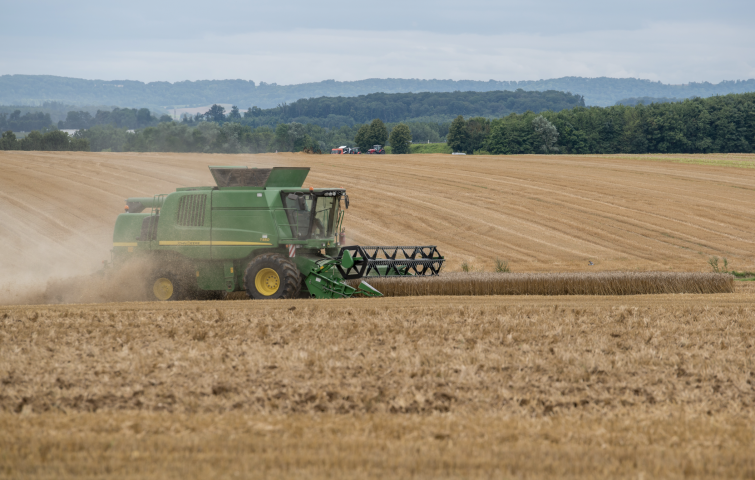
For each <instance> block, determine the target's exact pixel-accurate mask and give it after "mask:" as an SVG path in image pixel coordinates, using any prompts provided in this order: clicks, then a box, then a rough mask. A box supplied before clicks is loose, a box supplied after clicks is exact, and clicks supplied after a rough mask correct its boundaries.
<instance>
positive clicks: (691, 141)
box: [447, 93, 755, 155]
mask: <svg viewBox="0 0 755 480" xmlns="http://www.w3.org/2000/svg"><path fill="white" fill-rule="evenodd" d="M447 141H448V145H449V146H450V147H451V148H452V149H453V150H454V151H464V152H467V153H475V152H477V153H490V154H505V155H517V154H542V153H566V154H611V153H637V154H640V153H752V152H754V151H755V93H746V94H740V95H734V94H732V95H724V96H717V97H711V98H696V99H688V100H684V101H682V102H667V103H652V104H650V105H647V106H646V105H643V104H641V103H640V104H638V105H637V106H634V107H632V106H625V105H617V106H613V107H607V108H600V107H590V108H585V107H576V108H573V109H571V110H562V111H560V112H543V113H542V114H540V115H538V114H536V113H533V112H528V113H525V114H523V115H520V114H512V115H509V116H507V117H503V118H499V119H496V120H492V121H490V120H487V119H484V118H477V119H475V118H472V119H468V120H465V119H464V118H457V119H455V120H454V121H453V122H452V123H451V126H450V128H449V133H448V135H447Z"/></svg>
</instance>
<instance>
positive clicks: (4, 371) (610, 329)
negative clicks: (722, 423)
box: [0, 296, 755, 416]
mask: <svg viewBox="0 0 755 480" xmlns="http://www.w3.org/2000/svg"><path fill="white" fill-rule="evenodd" d="M725 297H726V296H721V297H715V298H725ZM690 298H695V297H692V296H690ZM614 299H616V297H614ZM626 300H627V302H630V301H631V299H630V298H627V299H626ZM396 301H398V299H397V300H396ZM468 301H469V300H466V299H460V300H459V303H460V304H459V305H453V304H449V303H446V304H445V305H443V304H442V303H441V302H440V301H439V300H438V299H432V298H427V299H426V301H425V302H419V300H417V301H416V302H415V303H414V306H405V307H403V308H399V309H396V310H392V309H391V308H390V300H389V299H385V301H382V302H377V303H372V304H371V303H370V302H369V301H352V302H344V303H341V304H340V305H342V306H338V305H339V304H338V303H337V302H325V303H322V302H318V301H309V302H308V301H300V302H298V303H297V304H298V305H300V307H299V308H297V309H295V310H293V311H291V310H288V309H287V308H278V307H277V306H276V304H271V305H270V307H269V308H267V307H259V303H255V302H204V303H202V302H197V303H196V304H194V305H195V306H194V307H191V305H192V304H188V303H178V304H175V306H174V307H173V308H170V309H164V310H149V309H140V308H134V309H123V310H118V309H109V308H107V306H103V307H101V308H99V307H80V306H70V307H55V308H50V307H43V308H34V307H26V308H15V309H7V310H4V311H0V325H2V328H1V329H0V382H2V390H0V408H1V409H2V410H4V411H6V412H18V413H20V412H24V411H32V412H45V411H61V412H75V411H102V410H105V411H112V410H124V409H125V410H145V411H169V412H186V413H192V412H229V411H236V410H240V411H246V412H252V413H260V414H271V413H306V412H311V413H322V412H327V413H355V412H356V413H396V414H400V413H421V414H430V413H433V412H438V413H443V412H453V413H465V414H472V413H475V414H476V413H485V412H508V413H509V414H512V415H526V416H531V415H534V416H547V415H551V414H554V413H558V412H574V413H576V412H610V411H613V410H615V409H618V408H624V407H632V406H636V407H638V408H645V407H652V408H670V409H673V408H676V407H677V406H680V405H681V406H685V408H687V409H691V411H696V412H709V411H710V412H713V413H716V412H728V413H730V414H737V413H739V412H743V411H747V410H749V409H751V408H752V405H753V402H755V398H754V397H753V383H754V382H755V377H754V376H753V369H752V352H753V350H752V345H753V343H754V342H753V340H752V339H753V338H755V336H753V333H755V332H754V331H753V330H755V322H753V319H754V317H753V310H752V309H751V308H750V307H749V306H742V305H740V306H714V305H715V303H709V304H706V303H705V302H701V303H698V304H696V305H695V304H693V305H688V304H686V303H685V296H679V297H678V300H677V303H676V304H674V303H671V304H667V305H663V306H652V305H650V306H647V305H645V306H641V307H634V306H631V304H629V306H627V305H625V306H610V305H608V306H607V305H606V304H605V303H603V304H601V306H591V305H590V303H589V301H587V299H586V298H583V303H582V304H581V305H580V304H579V303H571V304H569V303H568V302H567V301H566V298H565V299H564V304H563V305H562V306H559V304H558V302H557V301H556V302H555V303H552V304H550V305H542V304H541V305H540V306H538V305H532V306H526V305H525V306H520V305H515V304H514V305H495V304H494V303H493V304H485V305H482V306H474V305H465V304H464V303H465V302H468ZM245 303H246V304H248V305H250V309H248V310H247V309H245V308H243V305H244V304H245ZM137 305H138V304H137ZM181 305H183V306H185V307H183V308H182V307H180V306H181ZM224 305H230V306H232V308H225V307H224ZM320 305H324V306H322V307H321V306H320ZM370 305H375V306H374V307H372V306H370ZM619 305H621V304H619ZM251 306H254V308H251ZM281 307H283V305H281Z"/></svg>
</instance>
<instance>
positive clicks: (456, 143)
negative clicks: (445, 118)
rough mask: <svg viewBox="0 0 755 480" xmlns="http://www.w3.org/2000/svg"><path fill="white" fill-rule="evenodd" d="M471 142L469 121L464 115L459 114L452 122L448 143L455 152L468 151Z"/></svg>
mask: <svg viewBox="0 0 755 480" xmlns="http://www.w3.org/2000/svg"><path fill="white" fill-rule="evenodd" d="M468 144H469V132H468V131H467V122H466V121H465V120H464V117H462V116H461V115H459V116H458V117H456V118H454V121H453V122H451V127H450V128H449V129H448V135H447V136H446V145H448V146H449V147H451V150H453V151H454V152H466V151H467V146H468Z"/></svg>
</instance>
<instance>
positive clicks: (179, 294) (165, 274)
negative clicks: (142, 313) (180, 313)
mask: <svg viewBox="0 0 755 480" xmlns="http://www.w3.org/2000/svg"><path fill="white" fill-rule="evenodd" d="M147 296H148V297H149V299H150V300H151V301H153V302H169V301H174V300H183V299H184V297H185V282H184V279H182V278H181V277H180V276H179V275H177V274H176V273H175V272H174V271H172V270H168V269H164V270H158V271H157V272H155V273H154V274H152V276H151V278H150V280H149V282H148V283H147Z"/></svg>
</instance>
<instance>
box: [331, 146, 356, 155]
mask: <svg viewBox="0 0 755 480" xmlns="http://www.w3.org/2000/svg"><path fill="white" fill-rule="evenodd" d="M360 153H361V152H360V151H359V147H354V148H352V147H347V146H346V145H344V146H342V147H338V148H334V149H333V150H331V151H330V154H331V155H346V154H351V155H359V154H360Z"/></svg>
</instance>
